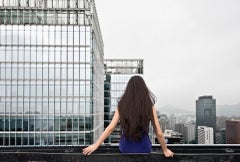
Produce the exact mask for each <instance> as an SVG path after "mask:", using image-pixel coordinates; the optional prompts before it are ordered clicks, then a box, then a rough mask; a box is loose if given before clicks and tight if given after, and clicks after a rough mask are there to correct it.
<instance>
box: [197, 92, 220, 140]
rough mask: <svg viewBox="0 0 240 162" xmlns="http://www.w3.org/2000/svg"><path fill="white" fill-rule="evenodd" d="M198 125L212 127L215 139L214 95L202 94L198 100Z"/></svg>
mask: <svg viewBox="0 0 240 162" xmlns="http://www.w3.org/2000/svg"><path fill="white" fill-rule="evenodd" d="M198 126H207V127H212V128H213V134H214V139H215V131H216V100H215V99H214V98H213V97H212V96H201V97H199V98H198V100H197V101H196V129H197V128H198ZM196 132H197V131H196ZM196 137H198V136H196ZM214 141H215V140H214Z"/></svg>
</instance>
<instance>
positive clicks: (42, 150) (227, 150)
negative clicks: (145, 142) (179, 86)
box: [0, 145, 240, 162]
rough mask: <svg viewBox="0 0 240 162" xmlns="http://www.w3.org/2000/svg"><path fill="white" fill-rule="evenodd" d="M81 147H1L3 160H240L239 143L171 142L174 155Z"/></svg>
mask: <svg viewBox="0 0 240 162" xmlns="http://www.w3.org/2000/svg"><path fill="white" fill-rule="evenodd" d="M83 148H84V147H83V146H79V147H68V146H64V147H56V146H54V147H0V161H26V162H30V161H35V162H45V161H57V162H62V161H64V162H66V161H67V162H70V161H78V162H98V161H99V162H156V161H167V162H240V145H168V148H170V149H171V150H172V151H174V153H175V154H174V157H172V158H165V157H164V155H163V153H162V150H161V148H160V147H159V146H156V145H154V146H153V147H152V152H151V153H150V154H121V153H120V152H119V150H118V146H116V145H114V146H112V145H111V146H101V147H100V148H99V149H98V150H96V151H95V152H94V153H93V154H91V155H83V154H82V149H83Z"/></svg>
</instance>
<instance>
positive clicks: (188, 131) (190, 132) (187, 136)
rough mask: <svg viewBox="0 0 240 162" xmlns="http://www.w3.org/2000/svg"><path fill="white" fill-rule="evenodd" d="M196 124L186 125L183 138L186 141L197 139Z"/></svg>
mask: <svg viewBox="0 0 240 162" xmlns="http://www.w3.org/2000/svg"><path fill="white" fill-rule="evenodd" d="M195 131H196V125H195V124H193V123H188V124H185V125H184V132H183V138H184V141H185V142H186V143H189V142H191V141H193V140H194V139H195V134H196V133H195Z"/></svg>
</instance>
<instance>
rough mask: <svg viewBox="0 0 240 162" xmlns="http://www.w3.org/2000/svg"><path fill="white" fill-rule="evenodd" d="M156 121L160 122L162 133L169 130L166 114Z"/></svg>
mask: <svg viewBox="0 0 240 162" xmlns="http://www.w3.org/2000/svg"><path fill="white" fill-rule="evenodd" d="M158 120H159V122H160V125H161V128H162V131H163V132H164V131H165V130H166V129H169V119H168V117H167V115H166V114H160V115H159V116H158Z"/></svg>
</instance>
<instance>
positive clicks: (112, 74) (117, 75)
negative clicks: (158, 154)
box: [104, 59, 152, 143]
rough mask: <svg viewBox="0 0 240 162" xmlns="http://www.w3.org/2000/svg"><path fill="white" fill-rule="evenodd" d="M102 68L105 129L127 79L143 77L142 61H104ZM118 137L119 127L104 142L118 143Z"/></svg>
mask: <svg viewBox="0 0 240 162" xmlns="http://www.w3.org/2000/svg"><path fill="white" fill-rule="evenodd" d="M104 66H105V80H104V127H105V128H106V127H107V126H108V125H109V123H110V121H111V120H112V117H113V115H114V112H115V110H116V108H117V104H118V99H119V98H120V97H121V96H122V95H123V93H124V91H125V88H126V86H127V83H128V81H129V79H130V78H131V77H132V76H134V75H139V76H142V77H143V60H142V59H105V60H104ZM151 132H152V131H151ZM120 135H121V133H120V126H119V125H118V126H117V127H116V129H115V131H114V132H113V133H112V134H111V135H110V136H109V137H108V138H107V139H106V140H105V141H104V142H105V143H119V139H120Z"/></svg>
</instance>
